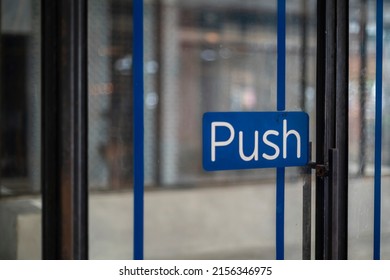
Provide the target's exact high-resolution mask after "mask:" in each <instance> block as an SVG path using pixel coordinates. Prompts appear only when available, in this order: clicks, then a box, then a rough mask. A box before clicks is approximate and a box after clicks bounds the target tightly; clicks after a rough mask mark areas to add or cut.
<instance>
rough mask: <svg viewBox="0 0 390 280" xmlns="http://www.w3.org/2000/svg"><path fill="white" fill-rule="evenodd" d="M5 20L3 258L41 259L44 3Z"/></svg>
mask: <svg viewBox="0 0 390 280" xmlns="http://www.w3.org/2000/svg"><path fill="white" fill-rule="evenodd" d="M0 18H1V43H0V64H1V74H0V235H1V238H0V259H40V258H41V197H40V185H41V183H40V176H41V164H40V153H41V144H40V133H41V115H40V114H41V104H40V103H41V101H40V100H41V54H40V50H41V34H40V32H41V28H40V26H41V1H38V0H28V1H21V0H17V1H15V0H3V1H1V17H0ZM21 195H28V196H21Z"/></svg>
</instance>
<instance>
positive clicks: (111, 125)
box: [88, 0, 133, 259]
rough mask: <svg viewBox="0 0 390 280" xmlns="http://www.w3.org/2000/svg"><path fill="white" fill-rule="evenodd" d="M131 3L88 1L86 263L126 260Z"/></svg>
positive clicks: (128, 243)
mask: <svg viewBox="0 0 390 280" xmlns="http://www.w3.org/2000/svg"><path fill="white" fill-rule="evenodd" d="M131 54H132V2H131V1H125V0H93V1H88V61H89V65H88V71H89V76H88V79H89V184H90V186H89V188H90V196H89V203H90V211H89V215H90V217H89V222H90V238H89V241H90V258H91V259H131V258H132V255H133V250H132V246H133V233H132V231H133V229H132V219H133V214H132V211H133V201H132V189H131V186H132V172H133V168H132V164H133V157H132V154H133V152H132V123H133V121H132V75H131V71H132V68H131V67H132V55H131Z"/></svg>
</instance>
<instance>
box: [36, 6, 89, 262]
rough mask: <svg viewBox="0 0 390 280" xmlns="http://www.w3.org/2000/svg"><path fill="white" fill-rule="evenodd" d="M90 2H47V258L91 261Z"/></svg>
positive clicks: (44, 49) (44, 148)
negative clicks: (88, 18)
mask: <svg viewBox="0 0 390 280" xmlns="http://www.w3.org/2000/svg"><path fill="white" fill-rule="evenodd" d="M87 2H88V1H87V0H56V1H53V0H42V95H43V96H42V202H43V203H42V204H43V209H42V257H43V259H88V141H87V136H88V102H87V100H88V99H87V96H88V92H87V91H88V82H87V78H88V75H87Z"/></svg>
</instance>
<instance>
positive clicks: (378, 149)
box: [374, 0, 383, 260]
mask: <svg viewBox="0 0 390 280" xmlns="http://www.w3.org/2000/svg"><path fill="white" fill-rule="evenodd" d="M382 45H383V0H377V3H376V77H375V174H374V260H379V259H380V257H381V167H382V57H383V48H382Z"/></svg>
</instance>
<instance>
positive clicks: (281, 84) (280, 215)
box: [276, 0, 286, 260]
mask: <svg viewBox="0 0 390 280" xmlns="http://www.w3.org/2000/svg"><path fill="white" fill-rule="evenodd" d="M276 80H277V101H276V103H277V110H278V111H283V110H285V109H286V96H285V95H286V0H278V34H277V78H276ZM284 175H285V172H284V168H283V167H282V168H277V171H276V259H277V260H283V259H284V200H285V198H284V196H285V194H284V190H285V178H284Z"/></svg>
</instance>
